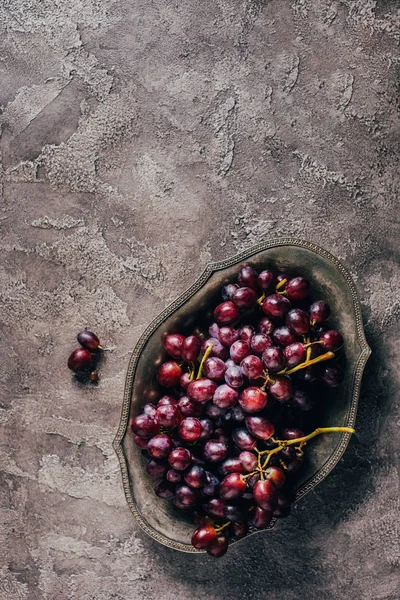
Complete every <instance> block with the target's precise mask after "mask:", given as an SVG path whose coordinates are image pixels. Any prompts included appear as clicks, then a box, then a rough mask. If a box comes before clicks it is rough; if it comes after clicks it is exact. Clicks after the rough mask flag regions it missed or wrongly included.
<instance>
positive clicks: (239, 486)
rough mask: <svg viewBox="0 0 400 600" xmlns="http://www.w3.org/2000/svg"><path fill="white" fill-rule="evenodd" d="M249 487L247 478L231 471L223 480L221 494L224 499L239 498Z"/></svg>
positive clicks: (220, 487) (220, 488)
mask: <svg viewBox="0 0 400 600" xmlns="http://www.w3.org/2000/svg"><path fill="white" fill-rule="evenodd" d="M246 487H247V484H246V481H245V479H243V476H242V475H241V474H240V473H229V475H227V476H226V477H224V479H223V480H222V481H221V485H220V486H219V495H220V497H221V498H222V499H223V500H233V499H235V498H239V497H240V496H241V495H242V494H243V492H244V491H245V489H246Z"/></svg>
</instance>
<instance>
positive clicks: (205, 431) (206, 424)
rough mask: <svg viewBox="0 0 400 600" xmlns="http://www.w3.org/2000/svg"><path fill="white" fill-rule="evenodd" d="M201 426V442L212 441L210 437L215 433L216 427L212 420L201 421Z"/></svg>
mask: <svg viewBox="0 0 400 600" xmlns="http://www.w3.org/2000/svg"><path fill="white" fill-rule="evenodd" d="M200 425H201V434H200V437H199V440H208V439H210V437H211V435H212V433H213V431H214V425H213V422H212V421H211V419H200Z"/></svg>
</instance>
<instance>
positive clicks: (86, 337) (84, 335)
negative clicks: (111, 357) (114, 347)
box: [76, 329, 102, 350]
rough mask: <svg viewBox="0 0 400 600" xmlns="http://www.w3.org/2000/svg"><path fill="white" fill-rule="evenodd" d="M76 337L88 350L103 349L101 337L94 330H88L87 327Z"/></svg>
mask: <svg viewBox="0 0 400 600" xmlns="http://www.w3.org/2000/svg"><path fill="white" fill-rule="evenodd" d="M76 339H77V340H78V342H79V344H80V345H81V346H82V347H83V348H87V349H88V350H97V349H100V350H102V347H101V346H100V340H99V338H98V337H97V335H96V334H95V333H93V332H92V331H87V330H86V329H85V330H84V331H80V332H79V333H78V335H77V336H76Z"/></svg>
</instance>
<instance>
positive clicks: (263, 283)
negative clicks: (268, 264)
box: [257, 270, 275, 292]
mask: <svg viewBox="0 0 400 600" xmlns="http://www.w3.org/2000/svg"><path fill="white" fill-rule="evenodd" d="M274 283H275V273H274V272H273V271H268V270H266V271H261V273H260V274H259V276H258V278H257V284H258V287H259V288H260V289H261V290H262V291H263V292H266V291H267V290H269V289H270V288H271V287H272V286H273V284H274Z"/></svg>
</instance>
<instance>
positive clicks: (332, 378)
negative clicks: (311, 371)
mask: <svg viewBox="0 0 400 600" xmlns="http://www.w3.org/2000/svg"><path fill="white" fill-rule="evenodd" d="M321 379H322V381H323V382H324V383H326V385H328V386H329V387H336V386H338V385H340V384H341V383H342V381H343V379H344V373H343V371H342V370H341V369H340V368H339V367H337V366H332V367H330V366H327V367H324V369H323V371H322V374H321Z"/></svg>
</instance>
